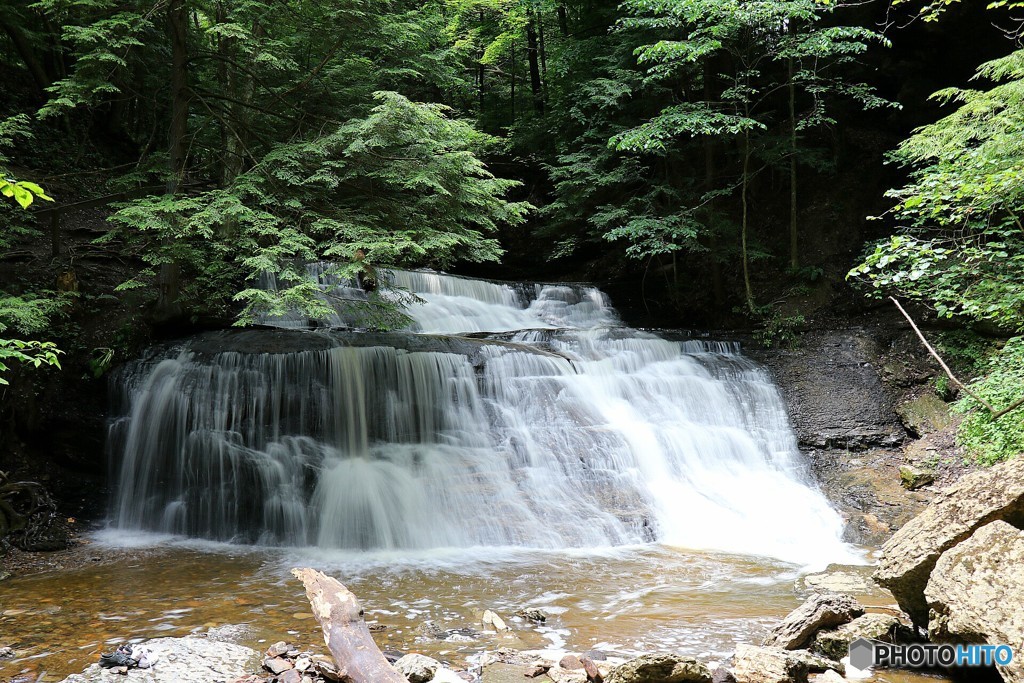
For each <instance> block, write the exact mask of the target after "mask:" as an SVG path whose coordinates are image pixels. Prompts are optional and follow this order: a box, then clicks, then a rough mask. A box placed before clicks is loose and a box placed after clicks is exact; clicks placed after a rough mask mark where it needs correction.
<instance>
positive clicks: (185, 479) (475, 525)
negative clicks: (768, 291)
mask: <svg viewBox="0 0 1024 683" xmlns="http://www.w3.org/2000/svg"><path fill="white" fill-rule="evenodd" d="M392 277H393V281H394V282H395V284H397V285H399V286H401V287H404V288H406V289H408V290H409V291H411V292H413V293H415V294H416V295H417V297H418V298H419V301H418V302H417V303H414V304H412V305H410V307H409V310H408V314H409V316H410V318H411V319H412V321H413V323H412V329H411V330H410V331H409V332H406V333H403V334H393V335H390V336H389V340H390V343H388V344H383V343H379V341H377V340H376V338H375V337H372V336H367V335H363V334H361V333H359V332H354V331H337V330H335V331H330V330H321V331H305V332H298V331H293V332H288V333H287V335H286V337H284V338H286V339H287V343H285V344H282V343H281V341H280V340H281V339H282V337H280V336H279V337H275V343H274V344H273V346H272V347H266V348H272V349H273V352H268V351H266V350H264V349H261V348H259V339H260V338H261V337H260V335H261V334H264V333H266V334H278V335H280V334H284V332H280V333H278V332H275V331H273V330H264V331H259V330H255V331H250V332H248V333H246V334H248V335H249V336H247V337H245V343H235V344H234V345H232V343H231V342H230V339H232V337H231V335H227V336H225V337H224V339H225V340H228V341H227V342H225V343H224V344H222V345H220V346H217V345H216V344H214V345H212V346H214V347H215V350H213V351H211V349H210V347H211V344H210V343H209V342H208V341H207V342H203V343H201V342H200V341H198V340H191V341H188V342H185V343H184V344H181V345H178V346H176V347H173V348H169V349H163V350H159V351H155V352H154V353H153V354H151V356H150V357H148V358H145V359H143V360H140V361H138V362H136V363H135V364H133V365H131V366H128V367H127V368H126V369H125V371H124V373H123V374H122V379H121V382H120V385H119V386H120V387H121V389H122V401H121V402H122V404H123V411H122V413H123V414H122V415H121V417H119V418H117V419H115V420H113V421H112V424H111V428H110V432H111V433H110V438H109V444H110V450H111V454H112V458H113V461H114V464H115V468H116V472H117V474H116V482H117V493H116V497H115V501H114V506H113V511H112V518H113V523H114V524H115V525H116V526H117V527H120V528H125V529H146V530H154V531H161V532H167V533H173V534H184V535H188V536H195V537H202V538H210V539H216V540H224V541H233V542H244V543H258V544H268V545H300V546H305V545H314V546H320V547H325V548H342V549H359V550H368V549H389V550H391V549H394V550H425V549H430V548H440V547H474V546H520V547H531V548H548V549H559V548H566V547H579V548H587V547H604V546H617V545H628V544H638V543H648V542H654V541H656V542H660V543H664V544H669V545H676V546H681V547H689V548H701V549H713V550H720V551H726V552H736V553H746V554H754V555H765V556H771V557H776V558H780V559H783V560H787V561H791V562H795V563H810V562H820V561H836V560H843V559H850V557H851V554H850V552H849V550H848V549H847V547H846V546H845V545H844V544H843V543H842V542H841V541H840V536H841V531H842V521H841V519H840V518H839V516H838V514H837V513H836V512H835V511H834V510H833V509H832V508H831V507H830V506H829V505H828V503H827V502H826V500H825V499H824V497H823V496H822V495H821V494H820V493H819V492H818V491H817V490H816V489H815V488H814V486H813V485H812V484H811V483H810V481H809V479H808V476H807V473H806V472H805V468H804V465H803V463H802V461H801V455H800V453H799V451H798V450H797V446H796V441H795V438H794V435H793V433H792V430H791V429H790V426H789V422H788V418H787V415H786V412H785V408H784V406H783V403H782V401H781V399H780V396H779V394H778V391H777V389H776V388H775V386H774V385H773V384H772V382H771V381H770V379H769V377H768V376H767V374H766V373H765V371H764V370H763V369H762V368H760V367H759V366H757V365H756V364H755V363H753V362H752V361H750V360H748V359H747V358H745V357H744V356H743V355H741V353H740V352H739V349H738V348H737V347H736V346H735V345H732V344H724V343H711V342H703V341H689V342H676V341H668V340H665V339H662V338H659V337H658V336H656V335H654V334H650V333H645V332H641V331H637V330H632V329H629V328H626V327H624V326H622V325H621V324H620V323H619V322H618V317H617V316H616V314H615V312H614V310H613V309H612V308H611V306H610V305H609V303H608V301H607V299H606V297H605V296H604V295H603V294H602V293H601V292H600V291H599V290H597V289H595V288H593V287H588V286H585V285H563V284H559V285H526V284H520V285H511V284H502V283H495V282H488V281H483V280H472V279H465V278H457V277H452V276H447V275H443V274H439V273H431V272H413V273H408V272H396V273H393V274H392ZM294 322H295V321H294V320H283V321H281V324H282V326H294ZM457 333H462V334H466V333H477V335H476V336H478V337H485V338H481V339H457V338H452V337H443V336H435V335H454V334H457ZM483 333H487V334H483ZM218 339H219V338H218ZM239 339H240V337H239ZM254 339H255V340H256V343H255V344H253V340H254ZM453 340H454V341H453ZM456 342H457V343H458V346H456V345H455V344H456ZM254 346H255V348H254ZM235 347H237V348H235ZM282 347H283V348H282ZM217 349H219V350H217Z"/></svg>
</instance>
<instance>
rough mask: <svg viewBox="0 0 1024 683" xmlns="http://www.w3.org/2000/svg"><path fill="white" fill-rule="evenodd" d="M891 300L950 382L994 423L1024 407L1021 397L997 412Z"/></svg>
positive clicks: (894, 298) (897, 302)
mask: <svg viewBox="0 0 1024 683" xmlns="http://www.w3.org/2000/svg"><path fill="white" fill-rule="evenodd" d="M889 300H890V301H892V302H893V303H894V304H896V308H898V309H899V310H900V313H902V314H903V317H904V318H906V319H907V322H908V323H910V326H911V327H912V328H913V329H914V332H916V333H917V338H918V339H920V340H921V343H922V344H924V347H925V348H926V349H928V353H930V354H931V355H932V358H934V359H935V360H936V361H938V363H939V365H940V366H941V367H942V369H943V370H944V371H945V373H946V376H947V377H949V379H950V381H952V382H953V384H955V385H957V386H958V387H960V389H962V390H963V392H964V393H965V394H967V395H968V396H970V397H971V398H973V399H974V400H975V401H977V402H978V403H980V404H981V405H982V406H984V407H985V410H987V411H988V412H989V415H991V417H992V421H993V422H994V421H996V420H998V419H999V418H1001V417H1002V416H1003V415H1006V414H1007V413H1008V412H1010V411H1011V410H1016V409H1017V408H1019V407H1020V406H1022V405H1024V397H1021V398H1019V399H1018V400H1016V401H1014V402H1013V403H1011V404H1010V405H1008V406H1006V407H1005V408H1003V409H1002V410H996V409H995V407H993V405H992V404H991V403H989V402H988V401H986V400H985V399H983V398H982V397H981V396H979V395H978V394H976V393H974V392H973V391H971V390H970V388H969V387H968V386H967V385H966V384H964V383H963V382H961V381H960V379H959V378H958V377H957V376H956V375H954V374H953V371H952V370H950V369H949V366H948V365H946V361H944V360H942V356H940V355H939V354H938V352H937V351H936V350H935V349H934V348H933V347H932V345H931V344H929V343H928V340H927V339H925V336H924V333H922V332H921V330H920V328H918V326H917V325H916V324H915V323H914V320H913V318H911V317H910V314H909V313H907V311H906V310H905V309H904V308H903V306H901V305H900V302H899V301H897V300H896V297H893V296H890V297H889Z"/></svg>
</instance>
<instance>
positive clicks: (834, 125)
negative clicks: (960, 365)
mask: <svg viewBox="0 0 1024 683" xmlns="http://www.w3.org/2000/svg"><path fill="white" fill-rule="evenodd" d="M1020 8H1021V3H1019V2H1014V1H1012V0H999V1H997V2H992V3H987V7H979V6H976V4H975V3H962V2H957V0H936V1H929V0H892V1H891V2H887V1H885V0H876V1H875V2H867V3H864V2H843V1H840V0H836V1H825V0H625V1H623V2H619V1H608V2H605V1H603V0H585V1H583V0H564V1H563V0H390V1H388V2H366V1H365V0H299V1H295V0H231V1H228V0H14V1H12V2H9V3H6V5H5V10H4V13H3V15H2V16H0V28H2V31H0V68H2V70H3V74H4V81H3V84H2V86H0V88H2V89H3V97H2V98H0V102H2V104H0V171H2V172H0V196H2V199H3V202H4V204H3V206H2V207H0V249H2V250H3V251H4V254H5V258H7V259H8V260H13V261H17V259H18V258H29V257H30V256H31V258H35V256H32V254H34V253H35V252H33V251H32V250H33V249H40V247H38V245H40V244H45V242H46V237H47V230H49V235H48V236H49V241H50V245H49V246H50V253H49V259H50V260H49V261H47V265H46V267H45V268H42V269H36V270H34V271H33V276H32V277H29V278H27V279H22V280H20V281H13V280H12V281H10V282H9V281H7V280H4V281H3V283H0V288H2V289H0V291H2V292H3V293H2V294H0V335H4V339H3V340H0V349H2V350H0V354H5V355H0V360H3V359H4V358H7V359H13V360H15V361H22V362H26V363H29V364H31V365H41V364H56V363H57V355H56V353H57V351H56V347H55V346H53V344H52V342H53V339H52V338H51V337H52V336H53V335H49V334H48V332H49V331H51V330H53V329H55V327H57V326H59V324H60V320H61V319H62V317H64V316H66V315H68V314H69V311H71V310H72V304H69V303H68V302H69V301H71V300H75V299H76V297H78V298H79V299H80V298H81V297H83V296H86V295H89V296H94V297H96V296H111V295H113V296H118V297H124V298H125V300H130V301H132V302H134V303H133V305H135V304H138V306H139V307H140V308H141V309H143V310H145V311H146V315H147V316H148V319H149V320H150V321H151V322H155V323H157V324H161V323H166V322H172V323H174V324H181V323H182V321H186V324H187V323H191V324H199V323H200V321H211V320H217V321H222V322H226V324H230V323H235V324H243V325H244V324H250V323H252V322H253V321H255V320H258V319H259V318H260V316H261V315H266V314H269V315H279V314H281V313H282V312H283V311H285V310H295V309H298V310H301V311H304V312H305V313H307V314H309V315H310V316H313V317H316V316H317V315H318V313H322V310H321V308H322V307H323V305H324V304H323V301H322V297H320V296H319V295H320V294H321V293H322V292H321V289H320V287H319V286H318V284H317V283H316V282H313V281H311V280H310V277H309V274H308V272H307V269H306V268H305V265H306V264H308V263H311V262H313V263H325V264H328V266H327V267H328V268H329V270H330V272H331V274H332V276H336V277H339V278H343V279H345V278H348V279H352V280H353V281H359V282H363V283H366V282H371V283H373V284H374V287H367V289H368V290H369V291H368V295H367V300H366V303H361V304H359V305H363V306H365V307H366V310H364V311H363V313H364V315H363V317H362V320H363V322H364V324H365V325H367V326H369V327H387V326H390V325H394V324H396V321H397V320H398V318H396V316H394V315H392V314H393V313H394V311H393V306H392V304H390V303H389V301H391V299H389V298H388V297H387V296H383V295H382V293H381V292H380V291H378V289H376V287H383V288H386V287H387V286H388V282H387V279H386V278H378V277H377V275H378V274H379V273H381V272H383V271H384V269H387V268H393V267H403V268H408V267H430V268H444V269H452V268H455V269H462V270H463V271H464V272H470V273H481V272H484V271H481V270H480V269H479V268H480V267H479V266H473V264H480V263H491V264H500V265H495V266H492V268H499V269H501V272H502V273H504V274H508V275H522V276H532V277H548V278H551V279H562V278H570V277H571V278H576V279H592V280H600V281H608V282H612V281H614V282H619V283H628V287H629V288H630V289H631V290H632V291H633V292H638V295H636V300H637V303H636V305H635V308H637V309H638V310H639V309H642V310H643V311H644V312H645V313H644V314H645V315H647V316H649V317H652V320H653V321H654V322H656V323H658V324H664V325H674V326H681V325H684V324H690V321H691V320H696V321H699V322H700V323H701V324H707V325H731V326H737V325H740V326H742V325H754V326H755V327H756V328H757V329H758V334H759V339H760V340H761V341H762V342H763V343H765V344H769V345H770V344H780V343H787V342H788V341H791V340H792V339H794V338H795V335H796V333H795V330H796V329H797V328H798V327H799V326H800V325H801V324H802V322H803V321H804V319H805V317H804V316H805V315H807V314H808V313H807V311H806V308H807V306H808V305H809V304H808V302H814V301H817V300H824V299H825V298H827V297H829V296H833V295H834V294H835V292H836V291H839V290H840V289H841V290H842V291H845V292H848V294H846V295H844V296H853V297H862V296H863V295H864V294H867V295H868V296H876V295H877V296H889V295H898V296H900V297H901V298H905V299H909V300H911V301H913V302H914V303H915V304H916V305H917V306H919V307H920V309H919V310H920V311H921V312H922V313H923V314H924V315H935V316H938V317H940V318H951V319H954V320H956V321H958V323H959V324H962V325H964V326H968V325H971V324H974V323H976V322H981V323H984V324H990V325H995V326H996V327H997V328H998V329H999V331H1000V332H1001V333H1003V334H1017V333H1020V332H1022V331H1024V313H1022V311H1024V279H1022V277H1021V275H1020V273H1021V268H1020V260H1021V259H1022V258H1024V255H1022V247H1024V242H1022V237H1021V235H1022V233H1024V228H1022V226H1021V221H1020V214H1021V210H1022V208H1024V207H1022V205H1021V203H1022V201H1024V200H1022V196H1021V189H1020V188H1021V187H1022V186H1024V185H1022V183H1021V173H1022V165H1024V157H1022V155H1021V147H1020V144H1019V140H1020V139H1022V137H1021V133H1022V132H1024V131H1022V130H1021V126H1022V111H1024V110H1022V106H1024V90H1022V85H1021V84H1022V83H1024V52H1021V51H1020V50H1019V49H1018V48H1019V45H1018V38H1019V35H1020V29H1021V24H1020V22H1019V21H1018V20H1016V19H1015V17H1016V15H1017V13H1018V12H1019V10H1020ZM952 32H958V33H957V40H956V41H952V40H951V39H950V36H951V33H952ZM936 46H942V50H941V51H939V52H937V51H936ZM947 47H948V49H947ZM972 75H973V77H972ZM932 93H934V95H932ZM928 95H932V96H931V99H930V100H929V99H927V96H928ZM54 200H55V201H54ZM81 206H87V207H92V208H95V207H99V208H100V210H101V211H102V213H103V215H102V227H101V228H97V229H93V230H92V232H91V233H90V235H89V239H88V246H82V245H78V246H73V245H71V244H70V243H68V244H64V243H62V241H61V240H62V239H64V240H68V239H71V238H69V237H68V234H67V230H66V228H62V227H61V220H62V218H61V216H63V215H65V214H66V213H67V212H69V211H71V210H72V208H73V207H81ZM869 217H875V220H869ZM33 245H36V246H33ZM41 249H42V251H43V253H45V251H46V247H45V246H43V247H41ZM85 253H87V254H88V255H89V258H90V259H94V260H102V259H106V261H105V263H106V264H107V266H109V268H110V269H113V270H116V272H117V275H118V282H117V284H118V288H117V290H116V292H114V293H113V294H98V293H97V292H95V291H94V292H92V293H89V291H88V286H86V287H85V289H81V290H80V288H79V284H78V283H79V279H78V274H79V273H80V272H81V266H79V267H78V268H76V265H75V264H76V263H78V264H81V263H83V261H82V259H81V255H82V254H85ZM26 254H29V256H26ZM76 259H78V260H77V261H76ZM13 261H12V262H13ZM97 262H98V261H97ZM851 269H852V270H851ZM487 272H489V273H490V272H491V271H490V270H489V271H487ZM848 272H849V274H850V277H849V279H848V280H845V279H844V278H845V276H846V275H847V273H848ZM268 275H269V276H272V277H273V278H274V281H275V282H276V283H277V287H276V288H272V289H268V288H265V287H259V286H256V285H257V283H258V282H260V279H261V278H263V277H266V276H268ZM61 278H63V279H61ZM55 282H56V283H57V284H55ZM850 283H852V284H853V287H854V290H853V293H852V294H850V293H849V291H850V290H848V289H845V288H847V287H849V284H850ZM623 286H627V285H623ZM97 291H98V290H97ZM658 316H660V317H658ZM8 337H11V338H10V339H8ZM102 348H104V349H107V351H110V353H109V354H108V353H107V352H106V351H103V352H101V353H99V357H100V358H104V359H106V360H104V361H103V363H101V365H103V364H109V362H110V358H111V355H112V354H113V351H112V350H111V349H112V348H113V342H111V346H110V347H107V346H104V347H102ZM1012 348H1016V347H1012ZM2 369H3V368H2V367H0V370H2ZM100 371H102V367H101V368H100Z"/></svg>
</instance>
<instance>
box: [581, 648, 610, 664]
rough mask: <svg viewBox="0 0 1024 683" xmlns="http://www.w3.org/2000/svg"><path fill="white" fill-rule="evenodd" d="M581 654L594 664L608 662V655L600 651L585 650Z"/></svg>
mask: <svg viewBox="0 0 1024 683" xmlns="http://www.w3.org/2000/svg"><path fill="white" fill-rule="evenodd" d="M583 654H584V656H586V657H590V658H591V659H593V660H594V661H595V662H604V661H607V660H608V655H606V654H605V653H603V652H601V651H600V650H587V651H586V652H584V653H583Z"/></svg>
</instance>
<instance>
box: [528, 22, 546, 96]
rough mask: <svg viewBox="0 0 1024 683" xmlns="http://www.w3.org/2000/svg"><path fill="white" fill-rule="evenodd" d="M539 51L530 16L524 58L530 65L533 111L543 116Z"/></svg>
mask: <svg viewBox="0 0 1024 683" xmlns="http://www.w3.org/2000/svg"><path fill="white" fill-rule="evenodd" d="M539 52H540V50H539V49H538V47H537V30H536V29H535V28H534V26H533V17H532V16H531V17H530V19H529V21H528V22H527V24H526V57H527V60H528V61H529V64H530V91H531V92H532V93H533V110H534V111H535V112H536V113H538V114H540V115H541V116H543V115H544V95H543V93H542V92H541V85H540V83H541V81H540V59H539Z"/></svg>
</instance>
